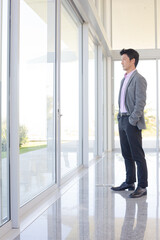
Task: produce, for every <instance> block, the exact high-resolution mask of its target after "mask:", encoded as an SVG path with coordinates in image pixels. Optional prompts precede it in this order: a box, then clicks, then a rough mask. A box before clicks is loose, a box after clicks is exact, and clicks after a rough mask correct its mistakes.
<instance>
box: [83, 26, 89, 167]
mask: <svg viewBox="0 0 160 240" xmlns="http://www.w3.org/2000/svg"><path fill="white" fill-rule="evenodd" d="M82 146H83V165H84V166H85V167H88V165H89V159H88V150H89V148H88V24H83V144H82Z"/></svg>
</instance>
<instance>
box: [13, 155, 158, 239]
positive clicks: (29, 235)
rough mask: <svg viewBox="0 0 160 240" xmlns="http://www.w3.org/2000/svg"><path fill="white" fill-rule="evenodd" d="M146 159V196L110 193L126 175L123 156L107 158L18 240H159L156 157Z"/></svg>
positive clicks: (84, 176)
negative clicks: (112, 187) (112, 185)
mask: <svg viewBox="0 0 160 240" xmlns="http://www.w3.org/2000/svg"><path fill="white" fill-rule="evenodd" d="M147 159H148V166H149V176H150V177H149V184H150V185H149V186H150V187H149V188H148V195H147V196H144V197H142V198H139V199H130V198H129V197H128V196H129V193H130V192H129V191H122V192H119V193H117V192H113V191H111V190H110V185H111V184H115V182H116V181H122V179H123V176H124V173H125V172H124V170H123V161H122V159H121V156H120V154H119V153H112V154H108V155H107V156H106V157H105V158H103V159H101V160H99V161H98V163H97V164H95V165H92V166H91V167H90V168H89V170H88V172H87V173H86V174H85V175H83V177H81V178H80V180H79V181H78V182H77V183H75V184H74V185H73V186H72V187H71V188H70V189H69V190H68V191H67V192H65V193H64V194H63V195H62V197H61V198H60V199H58V200H57V201H56V202H55V203H54V204H53V205H52V206H50V207H49V208H48V210H47V211H46V212H44V213H43V214H42V215H41V216H40V217H39V218H37V219H36V220H35V221H34V222H33V223H32V224H31V225H30V226H29V227H28V228H26V229H25V230H24V231H23V232H22V233H21V234H20V236H18V237H17V238H16V239H15V240H64V239H68V240H142V239H144V240H150V239H154V240H158V239H159V237H160V230H159V229H160V219H159V218H160V212H159V192H158V189H157V187H156V186H157V183H156V180H157V179H158V178H157V176H156V174H155V173H156V171H155V170H156V167H157V163H156V162H157V155H156V154H151V153H150V154H147Z"/></svg>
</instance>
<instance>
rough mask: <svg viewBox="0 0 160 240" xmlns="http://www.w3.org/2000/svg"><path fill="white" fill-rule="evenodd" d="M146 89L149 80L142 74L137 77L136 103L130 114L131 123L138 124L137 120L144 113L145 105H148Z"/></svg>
mask: <svg viewBox="0 0 160 240" xmlns="http://www.w3.org/2000/svg"><path fill="white" fill-rule="evenodd" d="M146 89H147V82H146V80H145V78H144V77H142V76H141V75H140V76H139V78H137V79H136V83H135V105H134V110H133V112H132V113H131V115H130V116H129V122H130V124H131V125H133V126H136V125H137V122H138V121H139V119H140V118H141V117H142V115H143V111H144V107H145V105H146Z"/></svg>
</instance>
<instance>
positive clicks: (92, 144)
mask: <svg viewBox="0 0 160 240" xmlns="http://www.w3.org/2000/svg"><path fill="white" fill-rule="evenodd" d="M96 58H97V48H96V45H95V44H94V43H93V41H92V39H91V38H90V39H89V65H88V75H89V76H88V77H89V78H88V117H89V126H88V128H89V133H88V134H89V136H88V139H89V160H92V159H93V158H94V156H95V154H96V117H95V116H96V73H97V67H96V64H97V59H96Z"/></svg>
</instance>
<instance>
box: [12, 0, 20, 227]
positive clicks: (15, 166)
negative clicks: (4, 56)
mask: <svg viewBox="0 0 160 240" xmlns="http://www.w3.org/2000/svg"><path fill="white" fill-rule="evenodd" d="M19 7H20V3H19V0H12V1H11V35H10V39H11V42H10V174H11V175H10V186H11V220H12V227H13V228H18V227H19V202H20V198H19V196H20V191H19V185H20V184H19V67H18V66H19V23H20V20H19V18H20V14H19Z"/></svg>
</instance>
